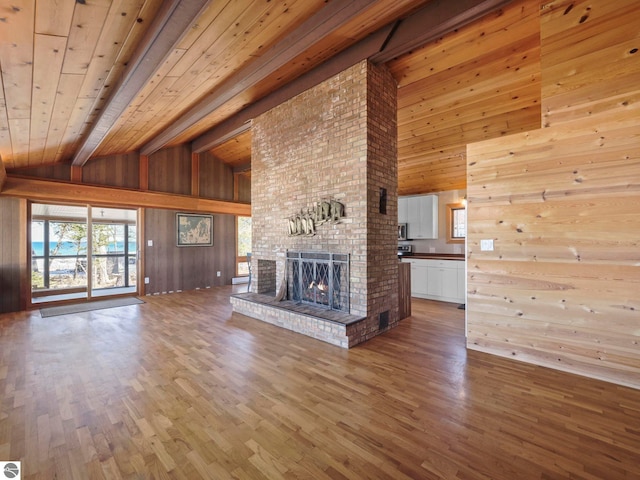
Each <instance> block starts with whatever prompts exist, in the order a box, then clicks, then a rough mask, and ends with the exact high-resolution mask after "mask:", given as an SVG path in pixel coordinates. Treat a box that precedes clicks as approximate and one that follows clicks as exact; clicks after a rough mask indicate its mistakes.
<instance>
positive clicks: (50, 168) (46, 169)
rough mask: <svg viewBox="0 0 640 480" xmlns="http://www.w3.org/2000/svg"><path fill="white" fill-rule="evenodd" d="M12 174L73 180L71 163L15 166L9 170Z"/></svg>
mask: <svg viewBox="0 0 640 480" xmlns="http://www.w3.org/2000/svg"><path fill="white" fill-rule="evenodd" d="M9 173H10V174H11V175H20V176H25V177H36V178H44V179H47V180H62V181H65V182H68V181H69V180H71V165H62V164H56V165H43V166H40V167H35V168H15V169H13V170H11V172H9Z"/></svg>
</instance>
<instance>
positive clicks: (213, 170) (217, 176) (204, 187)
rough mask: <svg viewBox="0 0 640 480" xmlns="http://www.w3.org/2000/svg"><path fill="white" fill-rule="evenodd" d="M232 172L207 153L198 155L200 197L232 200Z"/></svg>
mask: <svg viewBox="0 0 640 480" xmlns="http://www.w3.org/2000/svg"><path fill="white" fill-rule="evenodd" d="M233 182H234V178H233V170H232V169H231V168H230V167H229V166H228V165H225V164H224V163H223V162H222V161H220V160H219V159H217V158H216V157H214V156H213V155H212V154H211V153H209V152H203V153H201V154H200V196H201V197H203V198H212V199H216V200H233Z"/></svg>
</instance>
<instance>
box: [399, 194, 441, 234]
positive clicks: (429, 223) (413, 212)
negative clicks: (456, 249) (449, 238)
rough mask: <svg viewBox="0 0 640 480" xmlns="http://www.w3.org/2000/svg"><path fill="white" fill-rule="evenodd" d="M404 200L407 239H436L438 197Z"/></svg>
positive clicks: (429, 196) (408, 198)
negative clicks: (405, 203)
mask: <svg viewBox="0 0 640 480" xmlns="http://www.w3.org/2000/svg"><path fill="white" fill-rule="evenodd" d="M404 198H406V199H407V222H406V223H407V227H408V232H407V235H408V237H409V238H410V239H412V240H421V239H434V238H438V196H437V195H418V196H414V197H404ZM402 223H404V222H402Z"/></svg>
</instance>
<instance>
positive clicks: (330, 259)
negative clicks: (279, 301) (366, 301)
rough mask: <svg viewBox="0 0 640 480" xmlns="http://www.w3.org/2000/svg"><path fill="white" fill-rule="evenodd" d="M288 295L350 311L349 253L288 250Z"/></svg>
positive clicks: (325, 306) (304, 301) (320, 305)
mask: <svg viewBox="0 0 640 480" xmlns="http://www.w3.org/2000/svg"><path fill="white" fill-rule="evenodd" d="M286 268H287V298H288V299H289V300H294V301H297V302H300V303H305V304H309V305H315V306H318V307H321V308H327V309H331V310H338V311H342V312H347V313H348V312H349V255H347V254H337V253H318V252H287V265H286Z"/></svg>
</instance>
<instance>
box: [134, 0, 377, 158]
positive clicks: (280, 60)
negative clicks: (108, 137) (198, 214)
mask: <svg viewBox="0 0 640 480" xmlns="http://www.w3.org/2000/svg"><path fill="white" fill-rule="evenodd" d="M375 2H376V0H350V1H348V2H345V1H333V2H329V4H327V5H326V6H325V7H323V8H322V9H321V10H319V11H318V12H317V13H316V14H314V15H312V16H311V17H310V18H308V19H307V20H306V21H304V22H303V23H302V24H301V25H300V26H299V27H298V28H296V29H295V30H294V31H293V32H292V34H291V35H289V36H287V37H286V38H285V39H284V40H283V41H281V42H279V43H277V44H275V45H273V46H272V47H271V48H270V49H269V50H268V51H267V52H265V53H264V54H263V55H261V56H260V57H258V58H257V59H256V60H255V61H254V62H252V63H250V64H248V65H246V66H245V67H243V68H241V69H240V70H238V71H236V73H234V74H232V75H231V76H230V77H229V78H227V79H226V80H225V81H224V82H223V83H222V84H221V85H220V86H218V87H217V88H216V89H215V91H214V92H213V93H211V94H209V95H208V96H207V97H206V98H205V99H203V101H201V102H199V103H198V104H197V105H194V106H193V107H192V108H190V109H189V110H188V111H187V112H185V113H184V114H183V115H182V116H181V118H179V119H178V120H177V121H176V122H174V123H173V125H171V126H170V127H168V128H167V129H165V130H164V131H163V132H161V133H160V134H159V135H158V136H156V137H155V138H154V139H153V140H151V141H150V142H148V143H147V144H146V145H144V146H143V147H142V149H141V152H142V154H143V155H151V154H153V153H155V152H157V151H158V150H160V149H161V148H162V147H164V146H165V145H167V144H169V143H171V142H172V141H173V140H175V139H176V138H177V137H178V136H179V135H180V134H182V133H183V132H184V131H185V130H187V129H188V128H190V127H191V126H193V125H195V124H196V123H197V122H199V121H200V120H202V119H203V118H205V117H206V116H207V115H210V114H211V113H213V112H214V111H215V110H217V109H218V108H220V107H221V106H222V105H224V104H225V103H226V102H228V101H229V100H231V99H232V98H234V97H235V96H236V95H238V94H240V93H242V92H243V91H244V90H246V89H247V88H250V87H252V86H254V85H256V84H258V83H259V82H260V81H262V80H264V79H265V78H267V77H268V76H269V75H270V74H271V73H273V72H274V71H276V70H277V69H278V68H280V67H282V66H284V65H286V64H287V63H289V62H290V61H292V60H293V59H295V58H296V57H297V56H299V55H300V54H302V53H304V52H305V51H306V50H307V49H308V48H309V47H311V46H312V45H314V44H315V43H316V42H318V40H321V39H322V38H324V37H326V36H327V35H329V34H331V33H332V32H334V31H335V30H337V29H338V28H340V27H342V26H343V25H345V24H346V23H347V22H349V21H350V20H352V19H353V18H354V17H355V16H357V15H358V14H359V13H360V11H361V10H363V9H366V8H368V7H369V6H371V5H372V4H374V3H375Z"/></svg>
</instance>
